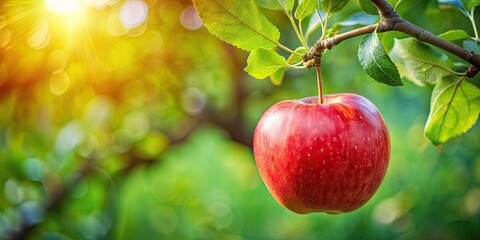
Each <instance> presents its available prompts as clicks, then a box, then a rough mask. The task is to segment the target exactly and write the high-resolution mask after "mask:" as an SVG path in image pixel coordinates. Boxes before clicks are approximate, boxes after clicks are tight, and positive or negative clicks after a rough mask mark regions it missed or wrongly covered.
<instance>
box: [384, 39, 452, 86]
mask: <svg viewBox="0 0 480 240" xmlns="http://www.w3.org/2000/svg"><path fill="white" fill-rule="evenodd" d="M390 57H391V58H392V60H393V61H394V62H395V63H397V67H398V69H399V70H400V74H401V75H402V76H403V77H406V78H407V79H408V80H410V81H412V82H413V83H415V84H417V85H419V86H424V85H425V84H433V83H435V82H437V81H438V80H440V79H442V78H443V77H445V76H447V75H449V74H451V73H450V72H449V71H448V70H449V69H451V67H453V63H452V62H451V61H450V59H449V58H448V57H447V55H445V54H444V53H442V52H439V51H437V50H435V49H433V48H432V47H430V46H428V45H426V44H424V43H421V42H419V41H417V40H416V39H414V38H405V39H401V40H399V39H395V43H394V45H393V48H392V51H391V52H390Z"/></svg>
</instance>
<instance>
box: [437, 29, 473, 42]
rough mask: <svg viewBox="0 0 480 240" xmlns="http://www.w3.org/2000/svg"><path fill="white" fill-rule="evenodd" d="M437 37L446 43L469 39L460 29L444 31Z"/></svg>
mask: <svg viewBox="0 0 480 240" xmlns="http://www.w3.org/2000/svg"><path fill="white" fill-rule="evenodd" d="M438 36H439V37H441V38H443V39H445V40H447V41H457V40H464V39H468V38H470V36H469V35H468V33H467V32H465V30H461V29H455V30H450V31H446V32H444V33H442V34H440V35H438Z"/></svg>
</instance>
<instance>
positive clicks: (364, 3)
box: [358, 0, 378, 15]
mask: <svg viewBox="0 0 480 240" xmlns="http://www.w3.org/2000/svg"><path fill="white" fill-rule="evenodd" d="M358 5H359V6H360V9H361V10H362V11H364V12H365V13H368V14H370V15H378V10H377V7H375V5H374V4H373V3H372V2H371V1H370V0H359V1H358Z"/></svg>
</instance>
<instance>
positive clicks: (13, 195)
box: [3, 179, 24, 204]
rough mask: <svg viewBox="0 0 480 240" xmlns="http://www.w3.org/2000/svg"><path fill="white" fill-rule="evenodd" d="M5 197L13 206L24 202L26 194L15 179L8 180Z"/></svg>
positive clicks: (5, 186)
mask: <svg viewBox="0 0 480 240" xmlns="http://www.w3.org/2000/svg"><path fill="white" fill-rule="evenodd" d="M3 189H4V191H5V197H6V198H7V200H9V201H10V202H11V203H12V204H18V203H20V202H21V201H22V200H23V197H24V192H23V189H22V188H21V187H20V186H19V185H18V183H17V182H16V181H15V180H13V179H8V180H7V181H6V182H5V185H4V188H3Z"/></svg>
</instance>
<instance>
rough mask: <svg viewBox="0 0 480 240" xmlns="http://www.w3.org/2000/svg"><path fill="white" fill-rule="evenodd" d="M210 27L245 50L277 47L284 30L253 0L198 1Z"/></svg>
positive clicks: (196, 1)
mask: <svg viewBox="0 0 480 240" xmlns="http://www.w3.org/2000/svg"><path fill="white" fill-rule="evenodd" d="M193 2H194V4H195V7H196V9H197V11H198V13H199V15H200V18H201V19H202V21H203V22H204V23H205V26H206V27H207V29H208V30H209V31H210V32H211V33H212V34H213V35H215V36H217V37H218V38H220V39H222V40H223V41H225V42H228V43H230V44H232V45H234V46H236V47H239V48H241V49H244V50H247V51H251V50H253V49H255V48H272V47H275V46H277V43H278V40H279V39H280V32H279V31H278V29H277V27H275V26H274V25H273V24H272V23H271V22H270V21H269V20H268V19H267V17H265V15H264V14H263V13H262V12H261V11H260V9H259V8H258V7H257V5H255V2H254V1H253V0H243V1H231V0H194V1H193Z"/></svg>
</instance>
